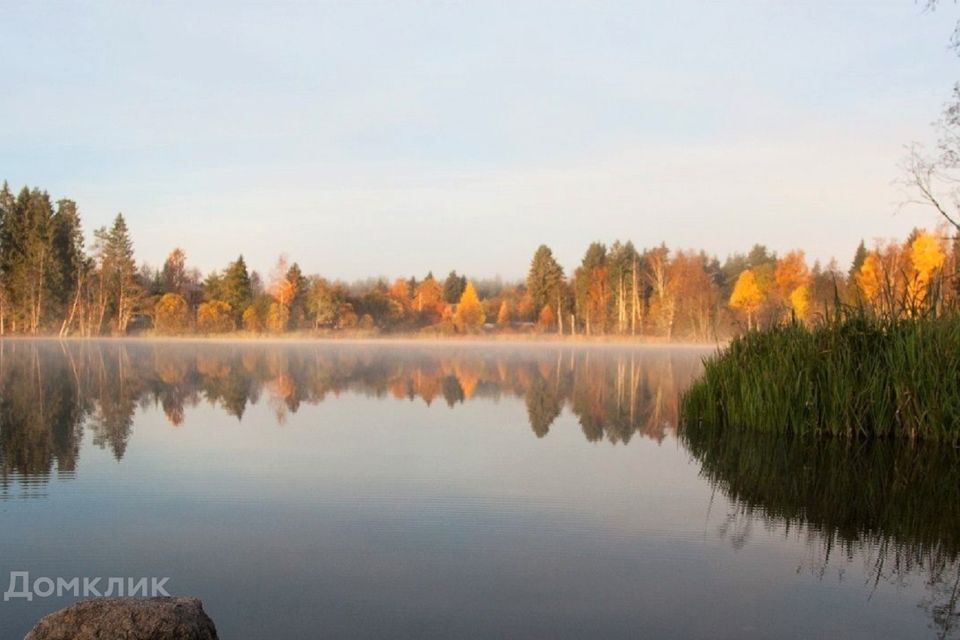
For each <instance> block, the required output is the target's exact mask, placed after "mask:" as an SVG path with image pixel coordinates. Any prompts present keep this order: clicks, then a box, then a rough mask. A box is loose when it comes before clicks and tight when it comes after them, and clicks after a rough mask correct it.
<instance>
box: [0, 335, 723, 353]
mask: <svg viewBox="0 0 960 640" xmlns="http://www.w3.org/2000/svg"><path fill="white" fill-rule="evenodd" d="M33 341H50V342H130V343H142V342H176V343H184V344H191V343H208V344H316V345H325V346H329V345H336V344H343V345H351V344H352V345H395V346H413V345H417V346H431V347H442V346H447V347H449V346H518V347H610V348H654V349H692V350H704V351H706V350H717V349H721V348H723V347H725V346H726V345H727V344H728V343H729V341H717V342H689V341H667V340H663V339H659V338H630V337H625V336H556V335H553V336H550V335H542V336H541V335H528V334H523V335H509V334H508V335H454V336H437V335H428V336H427V335H418V334H391V335H343V336H331V335H311V334H303V333H299V334H294V333H291V334H288V335H268V334H250V333H244V332H233V333H229V334H213V335H186V336H165V335H130V336H65V337H60V336H55V335H37V336H24V335H16V336H10V335H6V336H0V343H3V342H33Z"/></svg>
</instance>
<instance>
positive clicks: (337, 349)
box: [0, 340, 700, 493]
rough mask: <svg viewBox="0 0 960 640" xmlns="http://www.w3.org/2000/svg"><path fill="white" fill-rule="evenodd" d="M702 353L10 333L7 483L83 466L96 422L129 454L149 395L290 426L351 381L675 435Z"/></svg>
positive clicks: (617, 437)
mask: <svg viewBox="0 0 960 640" xmlns="http://www.w3.org/2000/svg"><path fill="white" fill-rule="evenodd" d="M699 366H700V365H699V359H698V358H697V357H696V356H692V355H691V354H689V353H680V354H678V353H677V352H672V351H669V350H632V351H616V350H607V349H575V348H563V347H557V348H538V349H523V348H521V349H511V348H507V347H492V348H489V349H487V348H480V347H477V346H470V347H455V346H450V347H439V348H438V347H423V346H419V347H418V346H415V345H414V346H403V347H398V346H387V345H384V346H378V345H372V346H362V347H361V346H355V345H354V346H348V345H343V346H338V345H304V344H290V345H262V344H261V345H244V344H238V343H232V344H231V343H218V344H211V343H205V344H204V343H184V342H179V343H178V342H153V343H151V342H143V343H136V342H110V341H103V342H96V341H87V342H82V341H80V342H72V341H68V342H58V341H52V340H51V341H7V342H0V483H2V484H0V490H2V491H3V492H4V493H6V492H7V490H8V488H9V485H10V479H11V478H16V479H17V480H18V481H19V482H20V483H21V485H22V486H26V485H27V484H29V483H41V484H42V483H43V482H44V481H45V480H46V479H47V478H49V477H50V475H51V474H52V473H59V474H67V475H69V474H70V473H73V472H74V471H75V469H76V464H77V457H78V455H79V449H80V442H81V439H82V436H83V433H84V430H85V429H89V430H90V434H91V442H92V443H93V444H94V445H96V446H98V447H100V448H103V449H107V450H109V451H110V452H111V453H112V454H113V456H114V457H115V458H116V459H118V460H119V459H122V458H123V455H124V453H125V451H126V448H127V445H128V442H129V440H130V438H131V434H132V433H133V425H134V419H135V414H136V411H137V408H138V407H142V408H149V407H159V408H160V409H161V410H162V411H163V413H164V414H165V415H166V417H167V420H168V421H169V423H170V424H171V425H172V426H174V427H181V426H183V425H184V424H185V421H186V418H185V416H186V415H187V412H186V409H187V408H189V407H194V406H197V405H199V404H201V403H207V404H210V405H213V406H216V407H218V408H219V409H221V410H222V411H224V412H226V413H227V414H229V415H232V416H236V418H237V419H238V420H242V419H243V416H244V414H245V413H246V411H247V408H248V407H249V406H251V405H255V404H258V403H260V402H265V403H267V405H268V406H269V407H270V408H271V409H272V413H273V415H274V416H275V420H276V423H277V424H280V425H282V424H283V423H284V422H285V421H286V420H287V417H288V416H289V415H290V414H293V413H296V412H297V411H299V410H300V409H301V407H302V406H303V405H314V404H317V403H320V402H323V401H324V400H325V399H326V398H328V397H330V396H331V395H333V396H336V395H338V394H341V393H346V392H350V393H362V394H365V395H367V396H370V397H374V398H383V399H390V398H394V399H398V400H408V401H418V402H423V403H424V404H426V405H428V406H429V405H432V404H433V403H435V402H442V403H444V404H446V405H449V406H450V407H454V406H456V405H458V404H461V403H464V402H468V401H472V400H477V399H485V398H486V399H498V398H501V397H512V398H517V399H521V400H522V401H523V402H524V403H525V405H526V409H527V415H528V418H529V424H530V427H531V429H532V431H533V433H534V434H535V435H536V436H537V437H539V438H542V437H545V436H547V435H548V433H549V431H550V428H551V426H552V425H553V423H554V421H555V420H556V419H557V417H558V416H559V415H560V414H561V412H562V411H563V410H564V408H568V409H569V410H570V411H571V412H572V413H573V414H574V415H575V416H576V417H577V418H578V420H579V422H580V425H581V427H582V430H583V434H584V436H585V437H586V439H587V440H589V441H600V440H606V441H609V442H611V443H623V444H626V443H628V442H630V440H631V439H632V438H633V437H635V436H637V435H640V436H643V437H648V438H653V439H656V440H662V439H663V438H664V437H665V436H666V435H667V434H668V433H670V432H671V431H672V430H673V429H674V428H675V425H676V424H677V411H678V404H677V398H678V394H679V392H680V391H681V390H682V388H683V386H685V385H686V384H688V383H689V381H690V380H691V379H692V377H693V376H694V375H696V373H697V372H698V371H699Z"/></svg>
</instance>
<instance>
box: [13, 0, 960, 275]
mask: <svg viewBox="0 0 960 640" xmlns="http://www.w3.org/2000/svg"><path fill="white" fill-rule="evenodd" d="M923 4H924V3H922V2H921V3H916V2H912V1H911V0H889V1H874V0H869V1H868V0H864V1H861V2H814V1H812V0H811V1H805V2H800V3H797V2H766V1H763V2H761V1H752V2H737V3H734V2H721V1H713V2H689V3H673V2H639V1H632V2H623V3H620V2H602V1H595V2H564V1H562V0H559V1H558V0H553V1H550V2H542V3H541V2H523V1H519V0H518V1H516V2H498V1H486V2H480V1H476V2H466V1H463V2H435V1H430V2H428V1H422V2H401V1H391V2H372V1H370V2H342V3H340V2H337V3H334V2H303V3H292V2H286V3H284V2H269V3H268V2H262V3H249V2H243V1H242V0H239V1H238V0H232V1H231V2H223V3H217V2H206V3H188V2H183V3H178V2H139V3H137V2H117V3H111V2H66V1H63V2H22V3H13V2H9V3H0V73H2V78H3V87H4V88H3V90H2V92H0V96H2V97H0V180H2V179H6V180H8V181H9V182H10V184H11V186H13V187H15V188H19V187H21V186H23V185H24V184H27V185H30V186H39V187H41V188H43V189H46V190H47V191H49V192H50V195H51V196H52V197H53V198H55V199H57V198H61V197H69V198H72V199H74V200H76V201H77V202H78V204H79V207H80V210H81V215H82V216H83V220H84V224H85V227H86V231H87V232H88V235H89V234H92V231H93V229H95V228H96V227H99V226H101V225H106V224H109V223H110V221H111V220H112V219H113V217H114V216H115V215H116V214H117V213H118V212H122V213H123V214H124V216H125V217H126V218H127V221H128V224H129V226H130V227H131V230H132V233H133V239H134V244H135V248H136V250H137V255H138V257H139V259H141V260H143V261H146V262H149V263H151V264H153V265H159V264H162V262H163V259H164V257H165V256H166V254H167V253H168V252H169V251H170V250H171V249H173V248H174V247H181V248H183V249H184V251H185V252H186V254H187V257H188V261H189V263H190V264H192V265H194V266H197V267H199V268H200V269H201V270H202V271H204V272H207V271H209V270H211V269H216V268H222V267H223V266H224V265H225V264H226V263H227V262H228V261H230V260H232V259H234V258H235V257H236V256H237V255H238V254H241V253H242V254H243V255H244V257H245V258H246V259H247V262H248V264H250V265H251V266H252V267H254V268H256V269H258V270H260V271H261V272H264V273H267V272H269V270H270V269H271V266H272V265H273V264H274V263H275V262H276V259H277V256H278V255H279V254H280V253H285V254H287V255H288V256H289V257H290V259H291V260H296V261H297V262H299V263H300V265H301V266H302V267H303V269H304V271H306V272H309V273H313V272H317V273H321V274H323V275H326V276H328V277H333V278H343V279H347V280H353V279H359V278H364V277H367V276H385V277H389V278H392V277H397V276H401V275H403V276H409V275H423V274H425V273H426V272H427V271H428V270H433V271H434V273H437V274H445V273H446V272H448V271H449V270H451V269H456V270H458V271H459V272H461V273H467V274H469V275H471V276H474V277H483V278H487V277H494V276H501V277H503V278H505V279H517V278H522V277H523V276H524V274H525V272H526V269H527V266H528V265H529V261H530V258H531V256H532V255H533V252H534V251H535V249H536V248H537V246H538V245H540V244H541V243H545V244H547V245H549V246H550V247H551V248H552V249H553V250H554V253H555V255H556V256H557V258H558V259H559V260H560V262H561V264H562V265H563V266H564V267H565V269H567V270H568V272H570V271H572V269H573V268H574V267H575V266H576V264H577V263H578V262H579V260H580V258H581V256H582V255H583V252H584V251H585V250H586V247H587V245H588V244H589V243H590V242H591V241H594V240H597V241H601V242H605V243H610V242H612V241H614V240H615V239H618V238H620V239H624V240H626V239H630V240H633V242H634V243H635V244H636V245H638V246H640V247H643V246H653V245H658V244H660V243H661V242H666V243H667V245H668V246H670V247H672V248H697V249H700V248H703V249H705V250H707V251H708V252H709V253H712V254H717V255H719V256H720V257H721V258H722V257H723V256H725V255H727V254H729V253H731V252H735V251H746V250H748V249H749V248H750V247H751V246H752V245H753V244H754V243H755V242H760V243H763V244H766V245H767V246H769V247H770V248H771V249H774V250H777V251H780V252H783V251H787V250H789V249H792V248H802V249H804V250H805V251H806V252H807V255H808V256H809V257H810V258H811V259H822V260H826V259H828V258H829V257H831V256H836V257H837V258H838V259H839V260H840V261H841V263H842V264H844V265H845V264H846V263H847V262H848V261H849V260H850V258H851V257H852V255H853V251H854V249H855V247H856V244H857V243H858V242H859V241H860V239H861V238H863V239H865V240H866V241H867V242H868V243H870V242H872V241H873V240H874V239H878V238H889V237H903V236H905V235H906V234H907V233H908V232H909V230H910V229H911V228H913V227H915V226H928V227H929V226H932V225H934V224H936V221H937V220H936V218H935V216H934V215H933V214H932V213H931V212H930V211H929V210H926V209H923V208H920V207H907V208H902V207H900V206H898V205H900V204H901V203H902V202H903V201H904V200H906V199H907V197H908V196H907V195H906V194H905V193H904V192H903V189H902V188H900V187H899V186H897V185H896V181H897V179H898V178H900V177H901V176H902V171H901V169H900V168H899V163H900V162H901V160H902V158H903V156H904V154H905V152H904V146H905V145H906V144H908V143H910V142H912V141H922V142H924V141H925V142H929V141H930V140H931V138H932V129H931V126H930V124H931V122H932V121H933V120H935V119H936V117H937V116H938V114H939V112H940V111H941V109H942V106H943V104H944V102H945V101H946V100H947V99H948V98H949V97H950V90H951V87H952V86H953V84H954V82H955V81H957V80H958V79H960V78H958V74H957V70H958V65H960V58H958V56H957V55H956V54H955V53H954V52H953V51H951V50H949V48H948V43H949V39H950V34H951V32H952V30H953V26H954V23H955V22H956V20H957V18H958V17H960V16H958V14H960V10H958V9H957V8H956V7H955V6H954V5H951V4H947V5H944V6H942V7H941V8H940V9H938V10H937V11H936V12H932V13H931V12H927V11H925V10H924V8H923Z"/></svg>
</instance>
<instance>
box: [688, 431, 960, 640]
mask: <svg viewBox="0 0 960 640" xmlns="http://www.w3.org/2000/svg"><path fill="white" fill-rule="evenodd" d="M682 439H683V441H684V443H685V444H686V446H687V448H688V449H689V450H690V452H691V453H692V454H693V455H694V457H695V458H696V459H697V460H698V461H699V462H700V464H701V474H702V475H703V476H704V477H706V478H707V479H708V480H709V481H710V483H711V484H712V485H713V486H714V487H715V488H716V489H718V490H720V491H722V493H723V494H724V495H725V496H727V497H728V498H729V499H730V500H731V502H732V504H733V505H734V509H733V511H732V512H731V513H730V514H729V516H728V518H727V520H726V522H725V524H724V525H723V526H722V527H721V529H720V532H719V533H720V535H721V536H723V537H725V538H727V539H729V540H730V541H731V543H732V544H733V545H734V546H735V547H743V546H744V545H746V544H749V540H750V535H751V533H752V527H753V526H754V525H755V524H756V523H758V522H760V523H763V524H764V525H766V527H767V528H781V529H782V530H783V532H784V535H785V536H788V537H799V538H802V539H804V540H805V542H806V543H807V548H808V549H809V550H810V558H809V560H808V562H807V565H806V567H805V568H806V569H808V570H809V571H810V572H811V573H813V574H814V575H815V576H817V577H818V578H821V579H822V578H824V577H825V576H827V575H830V576H831V577H833V575H834V573H835V574H836V576H837V577H838V578H839V579H842V578H843V568H844V566H847V565H848V564H849V563H851V562H862V563H863V564H864V568H865V570H866V574H867V575H868V576H869V580H870V584H868V585H867V586H868V587H870V588H871V589H875V588H876V587H877V585H879V584H880V583H881V582H887V583H890V584H892V585H895V586H898V585H902V584H906V583H909V582H911V581H913V580H922V581H923V582H924V586H925V588H926V596H925V598H924V600H923V601H922V602H920V603H919V606H920V607H921V608H923V609H925V610H926V611H927V613H928V615H929V617H930V620H931V626H932V628H933V629H934V630H935V631H936V633H937V637H939V638H948V637H951V638H952V637H960V450H957V449H952V448H948V447H942V446H941V447H937V446H924V445H920V444H916V443H914V444H903V443H893V442H859V443H849V442H838V441H835V440H829V441H815V440H801V439H794V438H785V437H777V436H769V437H765V436H757V435H750V434H742V433H737V432H736V431H732V430H726V431H722V430H719V429H714V428H712V427H709V426H702V425H691V426H689V427H687V428H685V429H684V430H683V432H682ZM801 568H803V567H801Z"/></svg>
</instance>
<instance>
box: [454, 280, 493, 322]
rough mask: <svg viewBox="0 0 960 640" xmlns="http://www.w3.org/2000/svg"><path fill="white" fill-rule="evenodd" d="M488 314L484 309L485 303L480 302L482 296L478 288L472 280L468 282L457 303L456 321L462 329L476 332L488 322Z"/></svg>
mask: <svg viewBox="0 0 960 640" xmlns="http://www.w3.org/2000/svg"><path fill="white" fill-rule="evenodd" d="M486 319H487V318H486V314H485V313H484V311H483V305H481V304H480V298H479V297H478V296H477V290H476V288H474V286H473V283H472V282H469V281H468V282H467V284H466V286H465V287H464V288H463V294H462V295H461V296H460V301H459V302H458V303H457V311H456V315H455V322H456V324H457V327H458V328H459V329H461V330H462V331H465V332H468V333H474V332H477V331H479V330H480V329H482V328H483V323H484V322H486Z"/></svg>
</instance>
